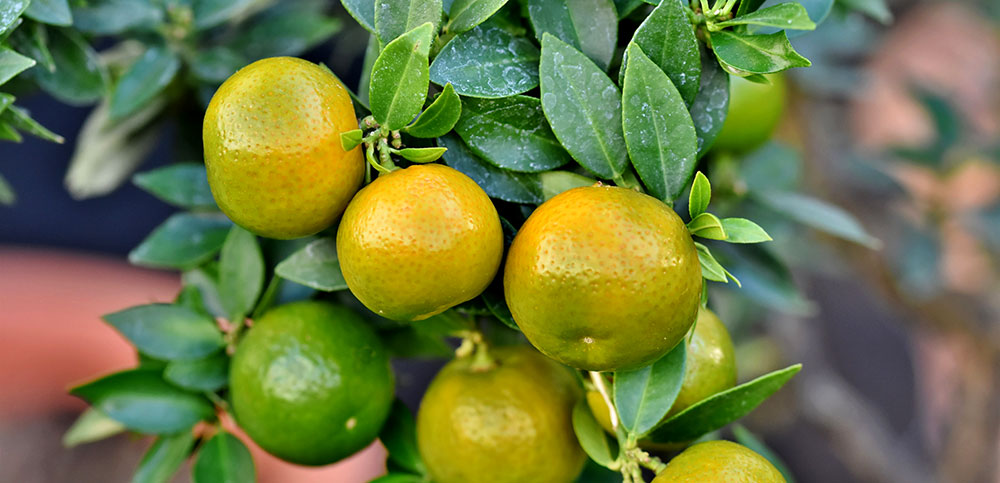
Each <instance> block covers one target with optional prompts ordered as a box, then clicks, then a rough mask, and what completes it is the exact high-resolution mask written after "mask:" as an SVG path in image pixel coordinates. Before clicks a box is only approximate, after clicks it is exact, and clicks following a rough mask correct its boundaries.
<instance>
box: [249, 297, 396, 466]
mask: <svg viewBox="0 0 1000 483" xmlns="http://www.w3.org/2000/svg"><path fill="white" fill-rule="evenodd" d="M229 390H230V396H231V399H232V405H233V410H234V412H235V416H236V420H237V422H238V423H239V425H240V427H242V428H243V429H244V430H245V431H246V432H247V434H248V435H250V438H251V439H253V440H254V442H256V443H257V444H258V445H260V447H261V448H264V449H265V450H267V451H268V452H269V453H271V454H273V455H275V456H277V457H279V458H281V459H284V460H286V461H290V462H293V463H298V464H303V465H325V464H329V463H333V462H335V461H339V460H341V459H343V458H346V457H348V456H350V455H352V454H354V453H356V452H357V451H359V450H361V449H363V448H364V447H365V446H367V445H368V444H369V443H371V442H372V441H373V440H374V439H375V437H376V436H377V435H378V432H379V430H380V429H381V428H382V424H383V423H384V422H385V419H386V417H387V416H388V414H389V408H390V407H391V405H392V398H393V376H392V369H391V368H390V367H389V358H388V356H387V354H386V352H385V350H384V349H383V348H382V344H381V342H380V341H379V339H378V337H377V336H376V335H375V332H374V331H372V329H371V328H370V327H368V325H367V324H366V323H365V322H364V320H362V319H361V318H360V316H358V315H357V314H356V313H354V312H353V311H351V310H349V309H347V308H344V307H340V306H336V305H332V304H328V303H323V302H295V303H291V304H287V305H283V306H280V307H277V308H275V309H273V310H271V311H269V312H267V313H265V314H264V315H263V316H262V317H261V318H259V319H258V320H257V321H256V322H255V323H254V324H253V327H251V328H250V330H249V332H248V333H247V334H246V336H245V337H244V338H243V339H242V340H241V341H240V344H239V346H238V347H237V349H236V354H235V355H234V356H233V360H232V363H231V366H230V370H229Z"/></svg>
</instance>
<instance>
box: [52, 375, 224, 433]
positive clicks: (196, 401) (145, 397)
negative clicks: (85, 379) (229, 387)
mask: <svg viewBox="0 0 1000 483" xmlns="http://www.w3.org/2000/svg"><path fill="white" fill-rule="evenodd" d="M70 394H72V395H74V396H77V397H80V398H82V399H84V400H86V401H87V402H89V403H90V404H91V405H93V406H94V407H95V408H97V409H98V410H99V411H101V412H103V413H104V414H106V415H107V416H108V417H110V418H112V419H114V420H116V421H118V422H120V423H122V424H124V425H125V426H126V427H127V428H129V429H131V430H134V431H138V432H140V433H151V434H173V433H178V432H180V431H187V430H188V429H190V428H191V427H192V426H194V424H195V423H197V422H198V421H201V420H203V419H207V418H210V417H212V416H214V414H215V410H214V408H213V407H212V403H210V402H209V401H208V399H205V398H204V397H203V396H201V395H198V394H195V393H191V392H187V391H185V390H183V389H180V388H177V387H174V386H172V385H170V384H167V383H166V382H165V381H164V380H163V379H161V378H160V374H159V371H156V370H148V369H135V370H130V371H124V372H118V373H115V374H111V375H109V376H105V377H102V378H100V379H98V380H96V381H93V382H90V383H87V384H84V385H82V386H77V387H75V388H73V389H71V390H70Z"/></svg>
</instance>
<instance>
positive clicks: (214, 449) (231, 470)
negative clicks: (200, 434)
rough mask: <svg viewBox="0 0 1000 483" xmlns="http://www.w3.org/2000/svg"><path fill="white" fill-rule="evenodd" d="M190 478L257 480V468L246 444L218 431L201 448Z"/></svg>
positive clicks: (203, 482)
mask: <svg viewBox="0 0 1000 483" xmlns="http://www.w3.org/2000/svg"><path fill="white" fill-rule="evenodd" d="M191 477H192V478H191V479H192V481H193V482H194V483H247V482H253V481H257V470H256V469H254V465H253V456H251V455H250V450H249V449H247V447H246V445H245V444H243V442H242V441H240V440H239V438H237V437H236V436H233V435H231V434H229V433H227V432H225V431H219V432H218V433H216V435H215V436H212V439H210V440H208V441H207V442H205V444H203V445H202V446H201V448H200V449H199V450H198V459H197V460H195V462H194V467H193V468H192V469H191Z"/></svg>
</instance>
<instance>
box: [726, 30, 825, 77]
mask: <svg viewBox="0 0 1000 483" xmlns="http://www.w3.org/2000/svg"><path fill="white" fill-rule="evenodd" d="M712 47H713V48H714V49H715V56H716V57H717V58H718V59H719V62H721V63H722V66H723V67H725V68H726V70H728V71H729V72H730V73H734V74H736V75H742V76H746V75H748V74H770V73H772V72H781V71H783V70H787V69H790V68H792V67H809V66H810V65H812V63H811V62H809V59H806V58H805V57H802V56H801V55H799V53H798V52H796V51H795V49H794V48H792V44H790V43H789V42H788V36H787V35H785V32H784V31H781V32H777V33H773V34H767V35H745V34H737V33H733V32H730V31H728V30H722V31H719V32H713V33H712Z"/></svg>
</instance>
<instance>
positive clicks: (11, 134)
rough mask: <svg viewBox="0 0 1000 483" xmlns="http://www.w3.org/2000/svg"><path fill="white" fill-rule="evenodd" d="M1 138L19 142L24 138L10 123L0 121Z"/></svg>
mask: <svg viewBox="0 0 1000 483" xmlns="http://www.w3.org/2000/svg"><path fill="white" fill-rule="evenodd" d="M0 139H2V140H5V141H13V142H15V143H19V142H21V140H22V139H23V138H22V137H21V134H20V133H18V132H17V130H16V129H14V128H13V127H11V126H10V125H9V124H7V123H5V122H0Z"/></svg>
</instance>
